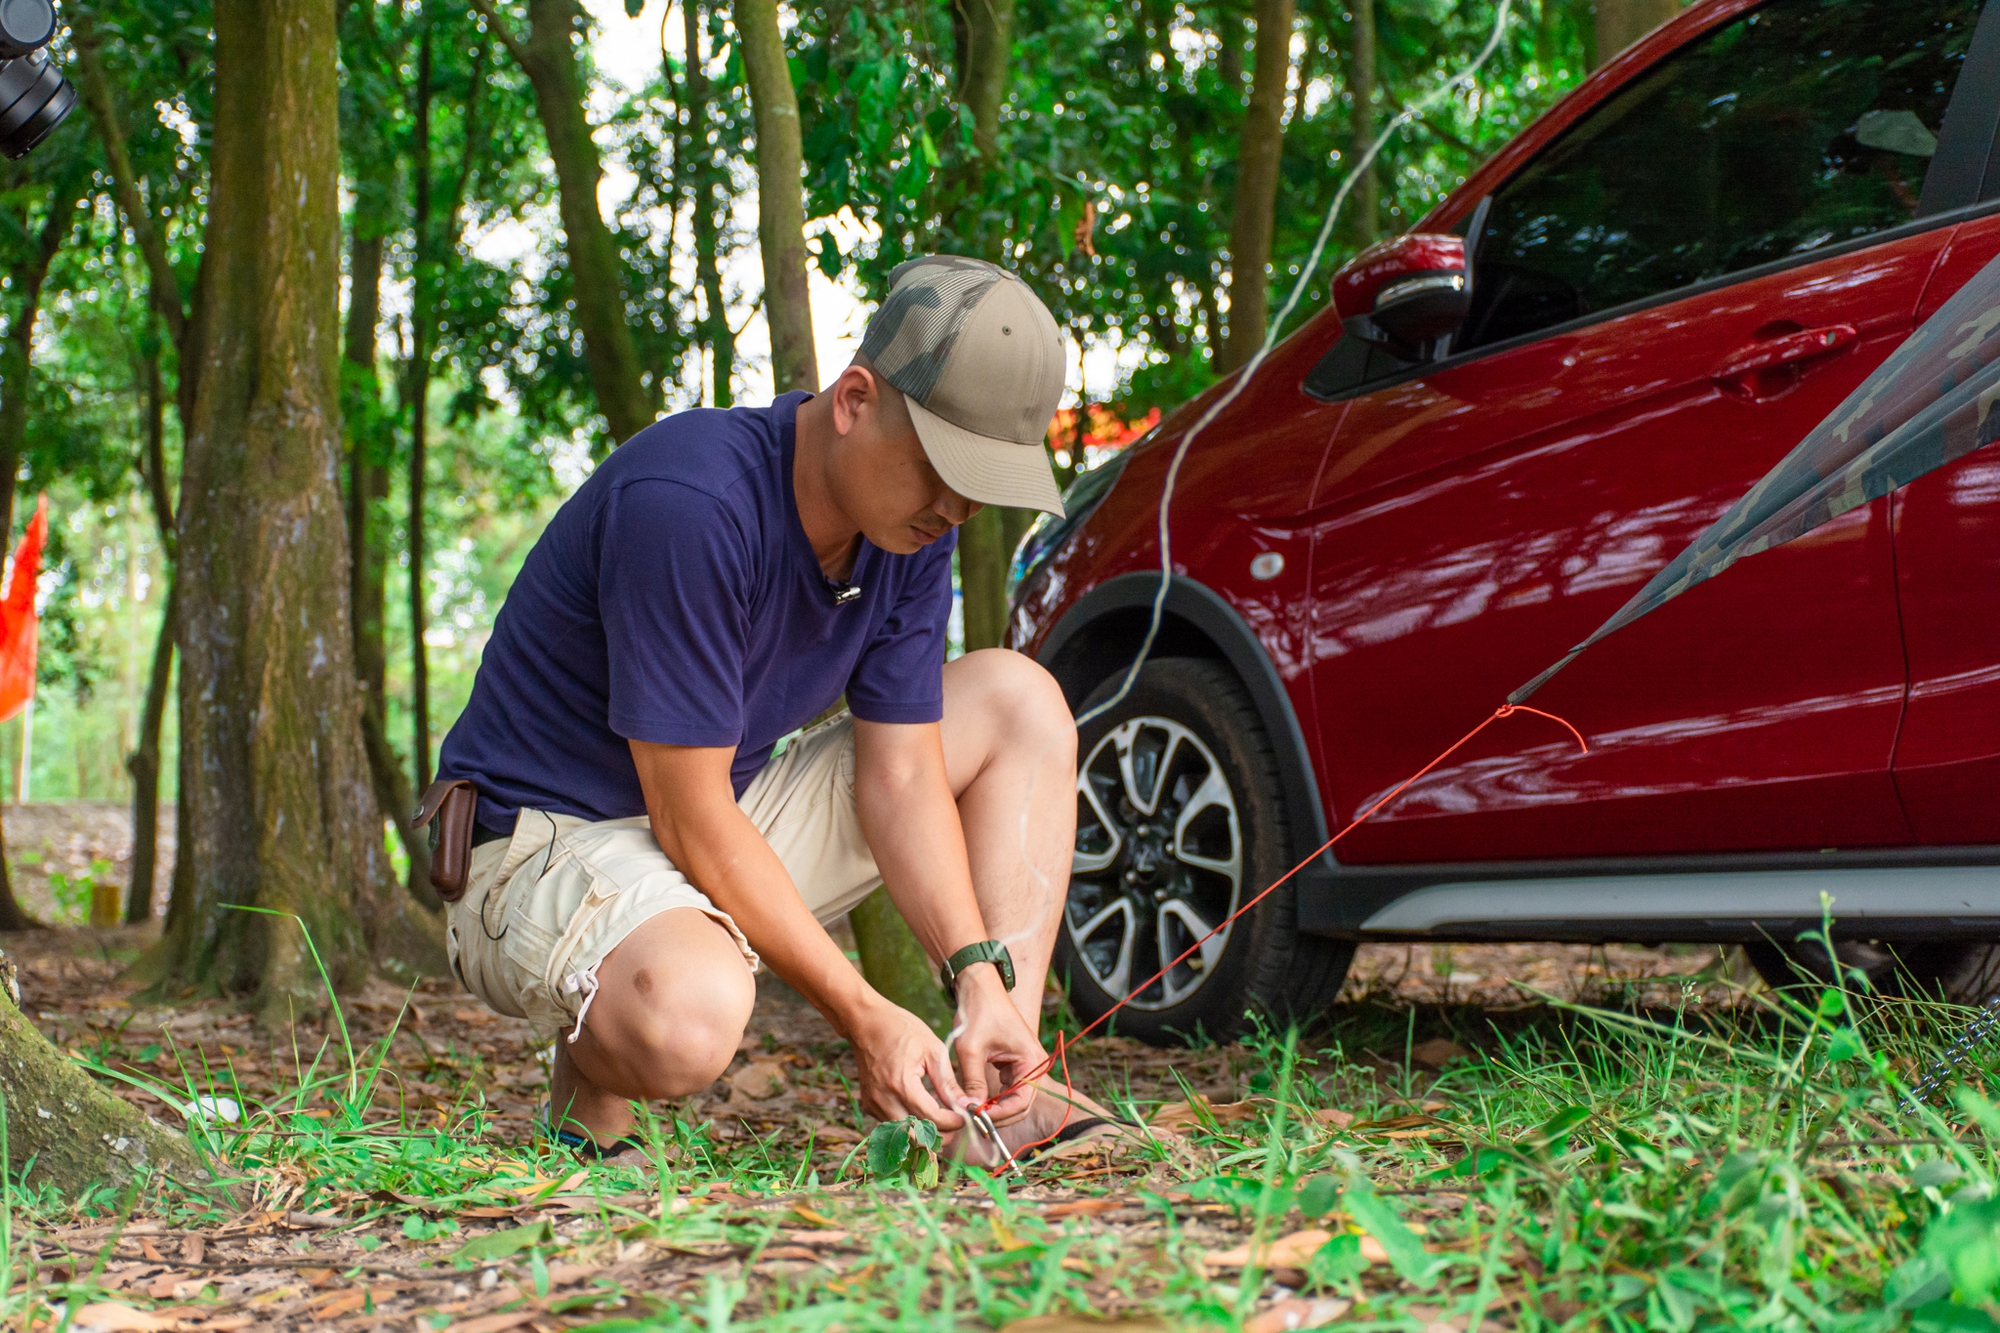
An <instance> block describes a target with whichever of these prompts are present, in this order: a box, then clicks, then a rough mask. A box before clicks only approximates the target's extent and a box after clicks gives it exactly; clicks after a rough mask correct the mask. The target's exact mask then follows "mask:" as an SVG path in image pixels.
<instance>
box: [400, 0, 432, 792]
mask: <svg viewBox="0 0 2000 1333" xmlns="http://www.w3.org/2000/svg"><path fill="white" fill-rule="evenodd" d="M415 120H416V125H415V129H414V131H413V133H412V135H411V147H410V174H411V176H412V177H413V178H414V180H415V186H416V190H415V194H416V200H415V208H414V210H413V212H412V215H411V219H410V225H411V228H412V230H414V231H415V233H416V241H417V256H416V258H417V262H416V265H415V268H416V281H415V282H414V283H413V284H412V286H413V287H414V289H415V290H414V292H413V294H412V299H411V310H410V364H409V366H408V368H407V371H406V374H405V379H404V385H403V405H404V408H405V409H406V410H407V411H408V412H409V414H410V459H409V474H408V476H407V477H406V478H405V479H404V489H405V490H406V491H407V492H408V501H409V508H408V511H407V514H406V516H405V519H404V523H405V531H406V533H407V534H408V544H409V556H410V572H409V588H408V601H409V614H410V764H411V769H412V771H413V772H414V773H415V774H416V789H417V790H418V791H423V790H424V789H425V788H426V787H429V786H430V785H431V670H430V667H431V662H430V656H431V655H430V649H429V647H428V645H426V644H425V642H424V631H425V630H427V629H429V628H430V624H429V621H430V617H429V614H428V611H429V607H428V605H427V603H426V600H425V597H424V558H425V557H426V556H427V555H428V554H429V549H428V543H427V542H426V541H425V536H424V500H425V495H424V490H425V488H424V482H425V480H426V478H427V476H428V471H427V468H428V464H429V462H430V459H429V450H430V391H431V330H432V326H433V325H435V324H436V322H437V290H438V270H439V268H440V264H439V260H438V255H437V237H436V234H435V232H436V229H435V227H434V225H433V219H432V217H431V31H430V29H429V27H426V28H425V29H424V37H423V44H422V47H421V49H420V51H419V52H418V55H417V101H416V117H415Z"/></svg>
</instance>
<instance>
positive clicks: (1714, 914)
mask: <svg viewBox="0 0 2000 1333" xmlns="http://www.w3.org/2000/svg"><path fill="white" fill-rule="evenodd" d="M1829 903H1830V906H1829V905H1828V904H1829ZM1828 915H1830V916H1831V917H1832V918H1833V920H1834V933H1835V934H1836V935H1845V936H1853V937H1861V938H1867V939H1940V938H1953V937H1962V938H1990V937H1994V936H2000V866H1933V867H1908V868H1898V869H1869V870H1864V869H1856V870H1831V869H1817V870H1775V871H1751V872H1745V871H1736V872H1720V873H1709V874H1656V875H1603V876H1577V877H1565V878H1560V879H1518V880H1499V881H1493V880H1487V881H1480V880H1459V881H1456V882H1453V883H1447V884H1433V885H1431V886H1430V887H1428V888H1424V889H1418V890H1417V891H1416V892H1414V893H1409V894H1405V895H1404V896H1402V897H1400V898H1398V899H1396V901H1395V902H1393V903H1391V904H1389V905H1388V906H1387V907H1384V908H1382V909H1381V910H1380V911H1378V912H1376V913H1374V914H1373V915H1372V916H1370V917H1369V918H1368V919H1367V920H1366V921H1365V922H1363V923H1362V925H1361V929H1360V931H1359V932H1358V934H1359V936H1360V937H1361V938H1364V939H1383V938H1395V939H1441V938H1464V939H1498V938H1521V937H1528V938H1533V939H1581V940H1598V939H1605V938H1615V939H1621V940H1634V941H1648V942H1650V941H1666V940H1716V941H1735V940H1758V939H1767V938H1768V939H1771V940H1774V941H1778V942H1781V943H1783V942H1789V941H1791V940H1793V939H1796V938H1797V937H1798V935H1799V934H1800V933H1801V932H1802V931H1808V930H1811V931H1817V930H1819V929H1821V927H1822V924H1823V919H1824V917H1825V916H1828Z"/></svg>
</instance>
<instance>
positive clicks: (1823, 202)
mask: <svg viewBox="0 0 2000 1333" xmlns="http://www.w3.org/2000/svg"><path fill="white" fill-rule="evenodd" d="M1980 7H1981V5H1980V0H1946V2H1944V3H1938V2H1937V0H1777V2H1776V3H1773V4H1770V5H1766V6H1764V7H1763V8H1761V9H1758V10H1756V11H1755V12H1753V13H1750V14H1748V15H1745V16H1744V17H1743V18H1741V19H1738V20H1737V21H1736V22H1734V23H1731V24H1728V25H1726V26H1724V27H1722V28H1719V29H1717V30H1716V31H1715V32H1713V33H1710V34H1708V35H1707V36H1705V37H1703V38H1702V39H1701V40H1700V41H1698V42H1696V43H1695V44H1694V45H1692V46H1689V47H1687V48H1685V49H1683V50H1681V51H1679V52H1677V53H1676V54H1675V55H1673V56H1672V57H1671V58H1669V59H1668V60H1666V61H1664V62H1663V63H1661V64H1660V65H1658V66H1656V67H1655V68H1654V69H1652V70H1650V71H1648V72H1647V73H1645V74H1643V75H1641V76H1640V77H1639V78H1638V79H1636V80H1635V81H1634V82H1633V83H1632V85H1631V86H1630V87H1627V88H1626V89H1624V90H1623V91H1621V92H1619V93H1618V94H1616V95H1615V96H1613V97H1612V98H1611V99H1610V100H1608V101H1607V102H1606V103H1605V104H1604V105H1603V106H1601V107H1599V108H1598V109H1597V110H1595V111H1593V112H1592V113H1591V114H1590V115H1589V116H1588V117H1587V118H1585V119H1584V120H1583V121H1582V122H1581V123H1579V124H1578V125H1577V126H1576V127H1575V128H1573V129H1571V130H1570V131H1569V132H1568V133H1567V134H1566V135H1564V136H1563V137H1562V138H1561V139H1559V140H1557V141H1556V143H1555V144H1553V145H1552V146H1551V147H1550V148H1549V149H1548V150H1547V151H1546V152H1544V153H1542V154H1541V155H1540V156H1539V157H1538V158H1536V159H1535V161H1534V162H1532V163H1530V164H1529V166H1528V167H1527V168H1526V169H1525V170H1523V171H1522V172H1521V173H1520V174H1519V175H1517V176H1515V177H1514V178H1513V179H1512V180H1511V181H1509V182H1508V183H1507V184H1506V185H1504V186H1502V187H1501V188H1500V189H1499V190H1498V191H1497V192H1496V193H1495V195H1494V197H1493V206H1492V211H1491V212H1490V213H1489V214H1488V217H1487V221H1486V226H1485V228H1484V230H1483V231H1482V233H1481V235H1480V237H1479V240H1478V243H1477V250H1476V254H1475V257H1474V261H1473V297H1472V310H1471V313H1470V315H1469V317H1468V318H1467V321H1466V325H1465V328H1464V330H1463V331H1462V332H1461V333H1460V335H1459V337H1458V339H1457V348H1456V349H1455V350H1464V349H1467V348H1471V347H1479V346H1484V345H1486V344H1489V343H1496V342H1501V341H1503V340H1505V339H1508V338H1514V337H1518V336H1520V335H1522V334H1527V333H1533V332H1535V331H1537V330H1540V329H1545V328H1549V327H1551V326H1552V325H1556V324H1561V323H1564V322H1566V321H1568V320H1572V319H1576V318H1579V317H1581V316H1584V315H1589V314H1592V313H1595V312H1597V311H1601V310H1609V309H1611V308H1613V307H1616V306H1621V305H1625V304H1626V303H1628V302H1632V301H1641V300H1645V299H1647V298H1649V297H1654V296H1658V295H1661V294H1662V293H1665V292H1671V291H1674V290H1677V289H1679V288H1682V287H1686V286H1688V285H1690V284H1692V283H1697V282H1702V281H1706V280H1709V279H1713V278H1719V277H1723V276H1725V275H1727V274H1730V273H1738V272H1741V271H1743V270H1745V269H1749V268H1754V267H1756V266H1758V265H1760V264H1766V263H1770V262H1772V261H1776V260H1782V259H1785V258H1787V257H1789V256H1793V255H1803V254H1809V253H1811V252H1812V251H1815V250H1818V249H1821V248H1824V247H1826V246H1829V245H1835V244H1838V243H1840V242H1842V241H1847V240H1852V239H1854V238H1856V237H1862V236H1868V235H1872V234H1873V233H1875V232H1879V231H1883V230H1885V229H1887V228H1890V227H1896V226H1901V225H1903V224H1905V223H1908V222H1910V221H1911V220H1912V219H1914V218H1915V216H1916V213H1917V200H1918V197H1919V196H1920V195H1921V194H1922V193H1923V186H1924V174H1925V171H1926V170H1927V168H1928V167H1929V165H1930V158H1931V155H1932V154H1933V153H1934V152H1935V151H1936V149H1937V134H1938V130H1939V128H1940V127H1941V126H1942V124H1943V122H1944V113H1945V107H1946V104H1947V103H1948V102H1949V101H1950V99H1951V90H1952V85H1953V83H1954V82H1955V81H1956V79H1957V77H1958V71H1959V69H1960V67H1961V66H1962V65H1963V64H1964V61H1965V53H1966V50H1967V48H1968V47H1969V46H1970V45H1971V42H1972V33H1973V28H1974V27H1975V25H1976V24H1977V22H1978V18H1979V10H1980Z"/></svg>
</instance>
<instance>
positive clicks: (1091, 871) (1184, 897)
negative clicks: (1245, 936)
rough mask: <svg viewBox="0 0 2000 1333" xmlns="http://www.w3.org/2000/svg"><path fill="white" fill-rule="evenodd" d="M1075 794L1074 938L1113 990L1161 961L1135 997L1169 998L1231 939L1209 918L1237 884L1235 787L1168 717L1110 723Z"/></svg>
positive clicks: (1187, 986)
mask: <svg viewBox="0 0 2000 1333" xmlns="http://www.w3.org/2000/svg"><path fill="white" fill-rule="evenodd" d="M1076 793H1077V830H1076V853H1075V857H1074V859H1073V860H1072V862H1071V866H1070V889H1069V902H1068V906H1067V908H1066V909H1065V919H1064V924H1065V928H1066V929H1067V930H1068V932H1069V937H1070V943H1071V944H1072V945H1073V946H1074V948H1075V950H1076V955H1077V957H1078V959H1079V960H1080V961H1081V962H1082V964H1083V966H1084V967H1085V968H1086V969H1087V970H1088V971H1089V973H1090V976H1091V979H1092V980H1093V981H1095V982H1096V983H1097V985H1098V986H1099V987H1101V988H1102V989H1103V991H1104V992H1105V994H1107V995H1110V996H1113V997H1115V998H1122V997H1123V996H1124V995H1125V994H1126V992H1127V991H1129V990H1131V989H1132V988H1133V987H1134V986H1135V985H1138V984H1139V983H1140V982H1142V981H1146V979H1147V978H1149V977H1154V974H1155V973H1156V972H1160V971H1161V969H1162V968H1165V969H1166V971H1165V972H1164V974H1163V975H1161V976H1158V977H1154V979H1153V980H1152V981H1150V982H1148V983H1147V984H1146V986H1145V987H1144V988H1143V989H1142V990H1141V991H1140V992H1139V994H1138V995H1137V996H1136V997H1134V998H1133V1000H1132V1002H1131V1004H1132V1007H1133V1008H1135V1009H1151V1010H1158V1009H1168V1008H1172V1007H1173V1006H1175V1005H1178V1004H1180V1003H1182V1002H1183V1001H1185V1000H1186V999H1187V998H1188V997H1189V996H1191V995H1193V994H1194V993H1195V992H1196V991H1198V990H1200V989H1201V987H1202V985H1203V984H1204V983H1205V982H1206V981H1207V980H1208V979H1209V977H1211V976H1212V975H1214V973H1215V969H1216V964H1217V963H1218V962H1219V961H1220V959H1221V957H1222V954H1223V950H1224V949H1225V948H1227V947H1228V944H1229V930H1228V928H1227V927H1224V928H1223V929H1221V930H1216V927H1217V926H1220V925H1222V923H1223V922H1225V921H1227V920H1228V919H1229V916H1230V914H1231V913H1233V912H1234V911H1235V910H1236V908H1237V904H1238V902H1239V900H1240V898H1241V896H1242V890H1243V859H1244V858H1243V831H1242V822H1241V820H1240V819H1239V818H1238V815H1237V808H1236V794H1235V793H1234V792H1233V791H1231V790H1230V787H1229V782H1228V779H1227V778H1226V776H1225V774H1224V772H1223V768H1222V765H1221V764H1220V763H1219V762H1218V761H1217V759H1216V757H1215V753H1214V751H1212V750H1211V749H1210V748H1209V747H1208V745H1207V744H1206V743H1204V742H1203V741H1202V739H1201V738H1200V737H1199V736H1197V735H1195V733H1194V732H1192V731H1190V730H1189V729H1188V728H1186V727H1184V726H1182V725H1181V724H1180V723H1178V722H1176V721H1174V720H1173V719H1172V718H1166V717H1135V718H1132V719H1130V720H1128V721H1126V722H1125V723H1123V724H1122V725H1120V726H1118V727H1116V728H1114V729H1113V730H1112V731H1110V732H1108V733H1106V734H1105V736H1104V737H1103V738H1102V739H1100V740H1099V741H1098V742H1097V744H1096V745H1095V746H1093V747H1092V748H1091V751H1090V754H1089V755H1088V756H1087V757H1086V758H1085V759H1084V762H1083V763H1082V765H1080V766H1079V769H1078V773H1077V782H1076ZM1211 931H1213V932H1214V934H1213V935H1212V936H1211V935H1210V932H1211ZM1204 937H1208V938H1204ZM1197 942H1200V947H1199V948H1195V946H1196V944H1197ZM1191 948H1195V951H1194V952H1193V953H1192V954H1189V956H1188V957H1187V958H1185V959H1182V960H1181V961H1179V962H1174V961H1173V960H1175V959H1178V958H1180V955H1182V954H1183V953H1187V952H1188V950H1189V949H1191ZM1169 963H1172V966H1171V967H1169V966H1168V964H1169Z"/></svg>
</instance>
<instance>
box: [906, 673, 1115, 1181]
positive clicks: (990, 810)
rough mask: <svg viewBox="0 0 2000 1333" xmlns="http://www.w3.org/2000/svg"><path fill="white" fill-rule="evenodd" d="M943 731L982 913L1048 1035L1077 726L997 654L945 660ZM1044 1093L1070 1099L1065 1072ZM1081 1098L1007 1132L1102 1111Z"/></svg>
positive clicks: (1039, 678) (1050, 692)
mask: <svg viewBox="0 0 2000 1333" xmlns="http://www.w3.org/2000/svg"><path fill="white" fill-rule="evenodd" d="M943 734H944V761H945V772H946V776H947V777H948V779H949V780H950V782H951V790H952V795H953V796H954V797H956V798H957V801H958V815H959V822H960V823H961V824H962V825H963V826H964V828H965V850H966V854H967V856H968V857H969V858H970V860H971V863H972V888H973V894H974V896H976V897H977V898H978V899H979V914H980V917H981V919H982V920H984V921H985V923H986V928H987V929H988V930H990V931H991V932H993V937H994V938H995V939H998V940H999V941H1001V942H1002V943H1003V944H1005V945H1006V946H1007V952H1008V953H1009V954H1011V955H1012V956H1013V959H1014V975H1015V985H1014V1003H1015V1004H1016V1005H1017V1006H1018V1007H1019V1008H1020V1010H1021V1016H1022V1017H1023V1018H1025V1019H1026V1020H1027V1022H1028V1026H1029V1027H1030V1028H1031V1029H1033V1030H1036V1031H1039V1030H1040V1028H1041V1019H1042V991H1043V986H1044V984H1045V978H1046V977H1047V974H1048V970H1049V960H1050V957H1051V955H1052V954H1053V952H1054V950H1055V940H1056V931H1057V929H1058V928H1059V927H1060V926H1061V924H1062V905H1063V899H1064V897H1065V895H1066V894H1067V893H1068V891H1069V867H1070V857H1071V853H1072V851H1073V850H1074V848H1075V845H1076V722H1075V719H1074V718H1073V717H1072V716H1071V715H1070V711H1069V704H1068V703H1067V702H1066V701H1065V700H1064V699H1063V694H1062V687H1061V686H1059V685H1057V684H1056V682H1055V678H1054V677H1053V676H1051V675H1049V673H1048V672H1047V671H1046V670H1044V669H1043V668H1042V667H1041V665H1040V664H1039V663H1037V662H1035V661H1033V660H1032V659H1030V658H1028V657H1024V656H1023V655H1021V654H1020V653H1015V652H1009V651H1006V650H1004V649H998V648H994V649H987V650H985V651H982V652H976V653H968V654H966V655H965V656H964V657H961V658H958V659H956V660H954V661H951V662H948V663H946V664H945V668H944V726H943ZM1042 1086H1043V1088H1044V1090H1045V1092H1053V1093H1061V1092H1062V1089H1061V1081H1060V1077H1059V1076H1058V1077H1056V1078H1052V1079H1045V1080H1044V1081H1043V1084H1042ZM1062 1095H1063V1096H1069V1095H1070V1094H1067V1093H1063V1094H1062ZM1073 1100H1074V1101H1075V1102H1076V1103H1077V1109H1074V1110H1072V1108H1070V1107H1068V1106H1066V1105H1064V1103H1063V1101H1062V1100H1061V1098H1060V1097H1058V1096H1052V1095H1043V1096H1038V1097H1036V1098H1035V1102H1034V1106H1033V1108H1032V1109H1031V1110H1030V1111H1029V1113H1028V1115H1027V1117H1026V1118H1025V1120H1024V1121H1022V1122H1020V1123H1019V1124H1017V1125H1013V1126H1004V1127H1003V1134H1004V1137H1005V1138H1006V1141H1007V1143H1008V1145H1009V1146H1010V1147H1018V1146H1020V1145H1021V1144H1023V1143H1029V1142H1033V1141H1034V1140H1036V1139H1039V1138H1042V1137H1044V1136H1046V1135H1048V1134H1051V1133H1054V1132H1055V1130H1056V1128H1057V1126H1059V1125H1060V1124H1062V1122H1063V1118H1064V1115H1065V1113H1068V1114H1069V1116H1070V1118H1071V1119H1072V1120H1074V1119H1075V1118H1077V1117H1079V1116H1083V1115H1096V1114H1104V1112H1103V1108H1101V1107H1099V1106H1098V1105H1097V1104H1096V1103H1095V1102H1092V1101H1091V1100H1090V1099H1089V1098H1087V1097H1084V1096H1082V1095H1080V1094H1077V1095H1075V1096H1074V1097H1073Z"/></svg>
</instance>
